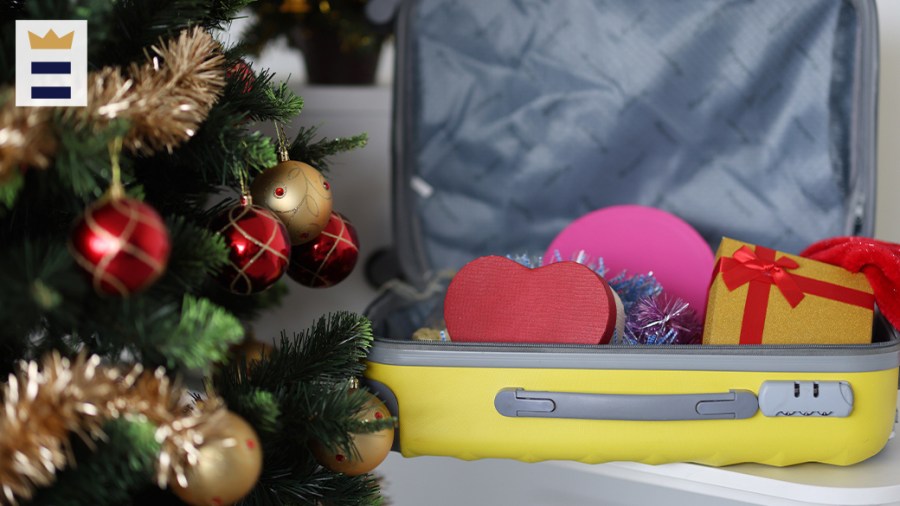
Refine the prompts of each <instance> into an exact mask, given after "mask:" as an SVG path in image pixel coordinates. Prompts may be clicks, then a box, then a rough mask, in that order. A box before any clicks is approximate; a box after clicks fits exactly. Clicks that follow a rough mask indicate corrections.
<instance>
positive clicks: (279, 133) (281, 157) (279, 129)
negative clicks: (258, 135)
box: [274, 121, 290, 162]
mask: <svg viewBox="0 0 900 506" xmlns="http://www.w3.org/2000/svg"><path fill="white" fill-rule="evenodd" d="M274 123H275V136H276V137H277V138H278V161H279V162H286V161H288V160H290V155H288V148H287V135H285V133H284V125H282V124H281V123H279V122H278V121H274Z"/></svg>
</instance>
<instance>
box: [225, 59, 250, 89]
mask: <svg viewBox="0 0 900 506" xmlns="http://www.w3.org/2000/svg"><path fill="white" fill-rule="evenodd" d="M225 77H226V78H227V79H234V80H236V81H238V83H239V84H241V83H242V86H241V92H242V93H245V94H246V93H249V92H250V91H251V90H252V89H253V85H254V84H256V74H254V73H253V69H252V68H250V65H249V64H248V63H247V62H245V61H244V60H238V61H236V62H234V65H232V66H231V67H229V68H228V69H227V70H226V71H225Z"/></svg>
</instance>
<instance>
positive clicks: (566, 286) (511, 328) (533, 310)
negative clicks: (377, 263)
mask: <svg viewBox="0 0 900 506" xmlns="http://www.w3.org/2000/svg"><path fill="white" fill-rule="evenodd" d="M444 319H445V320H446V322H447V332H448V333H449V334H450V339H451V340H453V341H454V342H466V341H469V342H492V343H568V344H606V343H608V342H609V340H610V339H611V338H612V335H613V330H614V329H615V326H616V325H615V324H616V302H615V298H614V297H613V292H612V290H611V289H610V288H609V285H608V284H607V283H606V281H604V280H603V278H601V277H600V276H599V275H597V273H595V272H594V271H592V270H591V269H590V268H589V267H587V266H585V265H582V264H579V263H576V262H557V263H553V264H550V265H545V266H543V267H538V268H537V269H530V268H528V267H525V266H523V265H521V264H519V263H517V262H514V261H512V260H510V259H508V258H503V257H498V256H487V257H481V258H477V259H475V260H473V261H471V262H469V263H468V264H466V265H465V266H464V267H463V268H462V269H460V271H459V272H458V273H457V274H456V276H454V278H453V281H451V282H450V286H449V287H448V289H447V296H446V298H445V299H444Z"/></svg>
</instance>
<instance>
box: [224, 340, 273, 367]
mask: <svg viewBox="0 0 900 506" xmlns="http://www.w3.org/2000/svg"><path fill="white" fill-rule="evenodd" d="M273 349H274V348H272V345H271V344H268V343H262V342H259V341H257V340H255V339H252V338H250V339H247V340H245V341H243V342H241V343H238V344H234V345H232V346H231V347H229V348H228V354H229V355H230V356H231V359H232V360H234V361H239V360H241V359H243V360H244V362H245V363H246V364H247V367H250V366H251V365H253V364H254V363H256V362H259V361H261V360H262V359H263V357H268V356H269V355H271V354H272V350H273Z"/></svg>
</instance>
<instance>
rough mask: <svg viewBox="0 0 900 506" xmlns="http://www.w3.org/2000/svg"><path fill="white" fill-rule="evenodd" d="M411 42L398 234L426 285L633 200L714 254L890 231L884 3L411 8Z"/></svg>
mask: <svg viewBox="0 0 900 506" xmlns="http://www.w3.org/2000/svg"><path fill="white" fill-rule="evenodd" d="M396 33H397V70H396V72H397V74H396V79H395V86H396V90H395V101H394V104H395V105H394V107H395V112H394V147H393V150H394V153H393V154H394V178H395V180H394V202H395V204H394V205H395V209H394V229H395V240H396V242H397V254H398V257H399V260H400V264H401V269H402V271H403V274H404V275H405V277H406V279H407V280H409V281H410V282H412V283H413V284H415V285H419V286H421V285H424V283H425V281H426V280H427V279H428V278H429V277H430V276H431V275H432V273H433V271H436V270H439V269H444V268H458V267H460V266H462V265H463V264H465V263H466V262H468V261H469V260H471V259H473V258H475V257H478V256H481V255H487V254H500V255H504V254H511V253H516V254H517V253H540V252H542V251H544V249H545V248H546V247H547V245H548V244H549V243H550V242H551V240H552V239H553V238H554V237H555V236H556V234H558V233H559V232H560V231H561V230H562V229H563V228H564V227H565V226H566V225H567V224H569V223H570V222H571V221H573V220H574V219H576V218H578V217H580V216H582V215H584V214H586V213H588V212H590V211H593V210H595V209H598V208H602V207H606V206H611V205H617V204H626V203H632V204H643V205H648V206H653V207H658V208H661V209H665V210H667V211H669V212H671V213H673V214H675V215H677V216H679V217H681V218H683V219H684V220H686V221H687V222H689V223H690V224H691V225H693V226H694V227H695V228H696V229H697V230H698V231H699V232H700V233H701V235H703V237H704V238H705V239H706V240H707V241H708V242H709V243H710V245H711V246H713V247H715V245H716V244H717V243H718V241H719V240H720V238H721V236H722V235H729V236H732V237H736V238H740V239H741V240H745V241H749V242H752V243H756V244H763V245H766V246H769V247H773V248H776V249H779V250H782V251H788V252H797V251H799V250H801V249H803V248H804V247H805V246H807V245H809V244H811V243H812V242H815V241H817V240H819V239H823V238H826V237H831V236H837V235H847V234H854V235H871V234H872V232H873V230H874V221H873V219H874V198H875V191H874V189H875V141H876V136H875V125H876V123H875V122H876V115H875V111H876V89H877V60H878V55H877V50H878V48H877V20H876V13H875V3H874V0H845V1H834V0H803V1H791V2H782V1H756V2H750V1H730V2H723V1H721V0H683V1H678V2H671V1H661V0H632V1H627V2H625V1H609V0H606V1H603V0H597V1H593V2H536V1H528V0H492V1H490V2H483V1H481V0H458V1H453V2H446V1H438V0H418V1H413V0H407V1H405V2H404V3H403V5H402V7H401V9H400V14H399V18H398V24H397V30H396ZM660 246H661V247H665V245H660Z"/></svg>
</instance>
